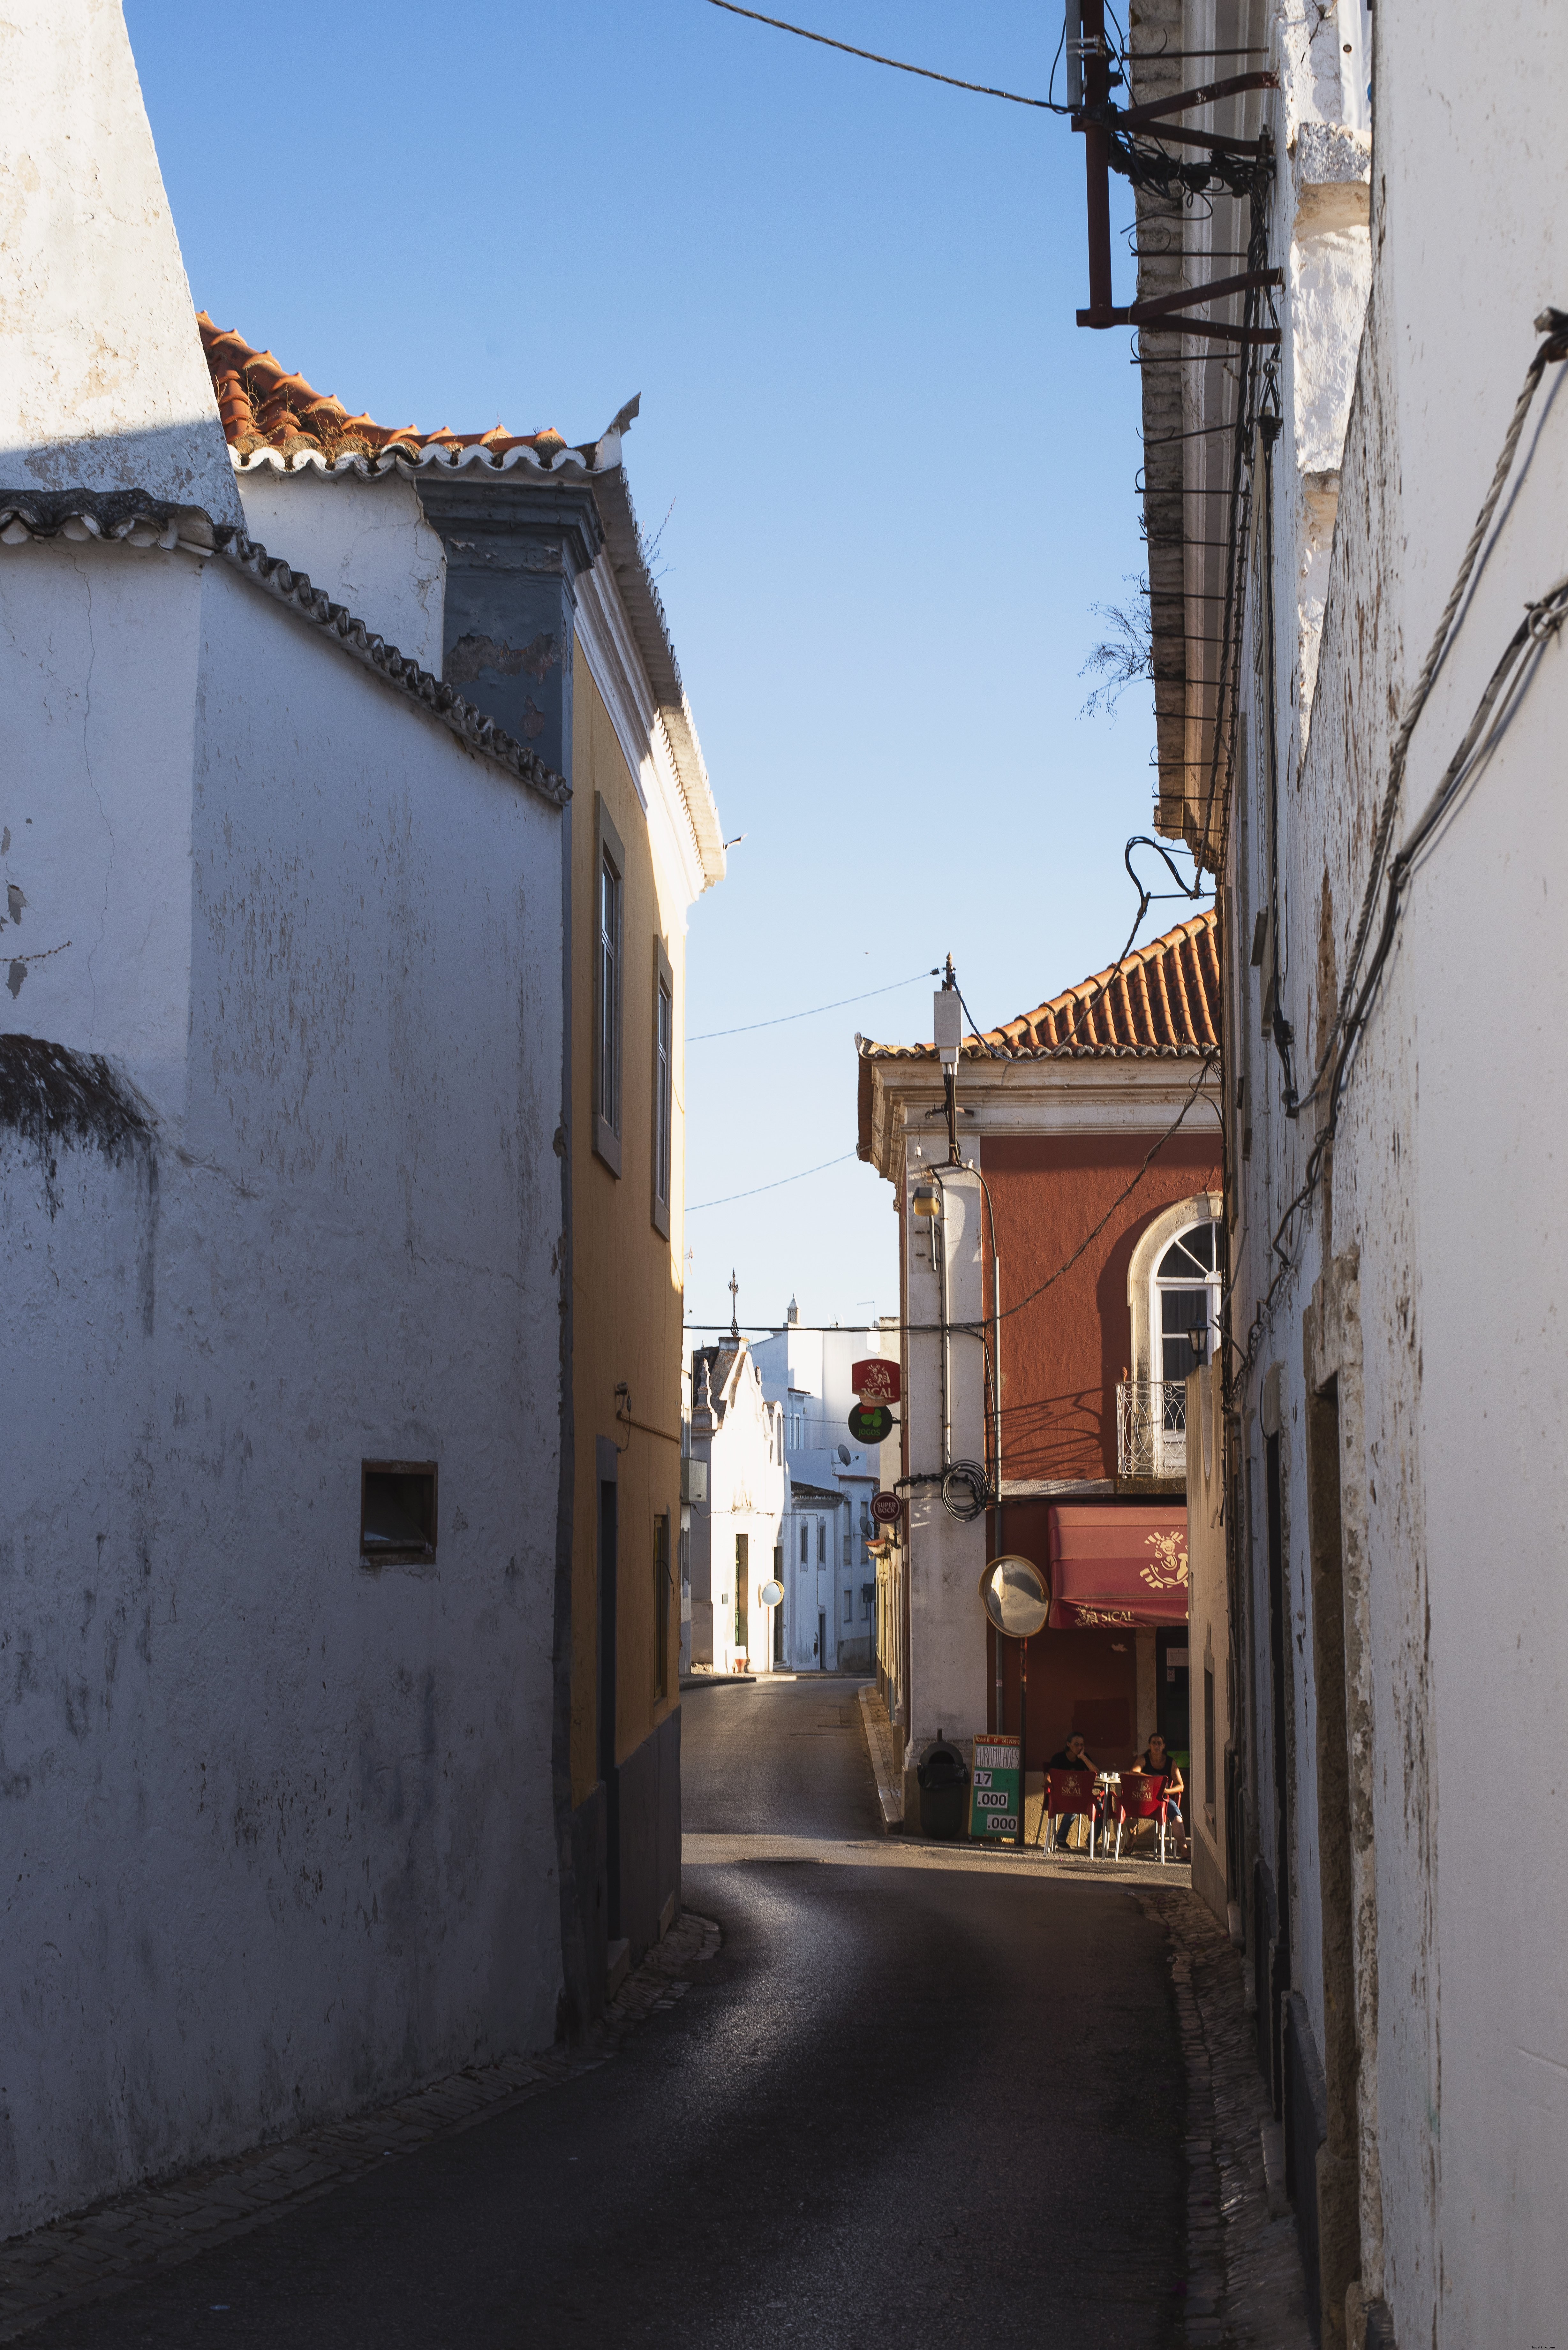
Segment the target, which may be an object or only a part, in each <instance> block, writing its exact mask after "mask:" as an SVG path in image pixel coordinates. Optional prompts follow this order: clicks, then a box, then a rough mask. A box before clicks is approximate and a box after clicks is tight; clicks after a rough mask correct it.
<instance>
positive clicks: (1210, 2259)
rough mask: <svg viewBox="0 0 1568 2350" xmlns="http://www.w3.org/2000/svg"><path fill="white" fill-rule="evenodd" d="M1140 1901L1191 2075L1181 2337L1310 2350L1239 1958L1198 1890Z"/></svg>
mask: <svg viewBox="0 0 1568 2350" xmlns="http://www.w3.org/2000/svg"><path fill="white" fill-rule="evenodd" d="M1134 1898H1136V1899H1137V1900H1138V1901H1139V1902H1141V1903H1142V1905H1143V1908H1144V1909H1145V1911H1146V1912H1147V1915H1148V1916H1149V1917H1151V1918H1158V1921H1159V1923H1160V1924H1161V1925H1162V1926H1163V1927H1164V1928H1165V1929H1166V1932H1167V1933H1168V1936H1169V1938H1170V1952H1169V1959H1170V1972H1171V1981H1172V1983H1173V1986H1174V1989H1175V1992H1176V2013H1177V2022H1178V2025H1179V2030H1180V2033H1181V2047H1182V2055H1183V2057H1184V2059H1185V2063H1186V2067H1187V2127H1188V2137H1187V2140H1186V2154H1187V2163H1188V2172H1187V2180H1188V2184H1187V2245H1188V2252H1187V2259H1188V2275H1187V2314H1186V2324H1185V2335H1184V2338H1185V2340H1186V2341H1187V2342H1188V2343H1189V2345H1199V2344H1202V2345H1205V2350H1313V2337H1312V2333H1311V2329H1310V2327H1309V2326H1308V2324H1307V2316H1306V2302H1305V2296H1304V2293H1303V2283H1302V2268H1301V2256H1300V2253H1299V2251H1297V2248H1296V2232H1295V2223H1294V2221H1293V2219H1292V2217H1291V2213H1290V2209H1289V2206H1288V2205H1287V2204H1286V2203H1285V2200H1284V2196H1283V2192H1282V2189H1281V2188H1280V2187H1279V2186H1278V2185H1277V2184H1274V2185H1271V2181H1270V2178H1269V2177H1268V2175H1267V2172H1266V2170H1265V2163H1264V2148H1265V2147H1266V2146H1270V2145H1272V2142H1273V2133H1274V2132H1275V2129H1276V2125H1275V2122H1274V2118H1273V2114H1272V2108H1271V2106H1270V2104H1269V2100H1268V2097H1267V2095H1265V2093H1264V2089H1263V2084H1262V2077H1261V2075H1260V2074H1259V2072H1258V2058H1257V2038H1256V2033H1255V2031H1254V2028H1253V2022H1252V2019H1251V2016H1250V2015H1249V2014H1248V2012H1247V2004H1246V1991H1245V1988H1244V1981H1243V1974H1242V1962H1241V1956H1240V1954H1239V1952H1238V1951H1237V1950H1234V1949H1233V1948H1232V1946H1231V1939H1230V1937H1229V1936H1228V1935H1226V1934H1225V1933H1223V1932H1222V1931H1221V1930H1220V1927H1219V1926H1218V1925H1217V1923H1216V1922H1215V1920H1214V1918H1212V1917H1211V1916H1210V1912H1209V1910H1208V1909H1207V1908H1205V1907H1204V1905H1203V1903H1202V1902H1201V1901H1199V1898H1197V1896H1196V1895H1195V1894H1192V1893H1188V1892H1184V1891H1182V1890H1181V1889H1179V1887H1170V1888H1169V1889H1168V1890H1167V1889H1166V1888H1165V1887H1143V1886H1140V1887H1138V1889H1137V1893H1136V1895H1135V1897H1134ZM1270 2167H1271V2168H1273V2167H1274V2166H1273V2165H1272V2163H1271V2165H1270Z"/></svg>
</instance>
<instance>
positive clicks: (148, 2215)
mask: <svg viewBox="0 0 1568 2350" xmlns="http://www.w3.org/2000/svg"><path fill="white" fill-rule="evenodd" d="M718 1948H719V1929H718V1927H717V1926H715V1925H714V1924H713V1923H712V1921H711V1919H710V1918H699V1917H697V1916H695V1915H694V1914H693V1913H692V1912H691V1911H690V1910H687V1911H686V1912H685V1913H684V1914H683V1915H682V1916H681V1917H680V1918H677V1920H676V1922H675V1924H674V1925H673V1926H672V1927H671V1928H670V1931H669V1933H668V1934H666V1936H665V1938H664V1939H663V1940H662V1941H661V1942H660V1943H659V1944H658V1945H657V1947H656V1948H655V1949H653V1950H649V1953H648V1956H647V1957H646V1958H645V1959H644V1960H643V1961H642V1964H641V1965H640V1966H639V1968H638V1970H637V1971H636V1973H635V1974H633V1975H632V1976H630V1977H629V1978H628V1981H626V1982H625V1983H624V1984H623V1985H622V1987H621V1990H620V1991H619V1992H618V1994H617V1996H616V1997H615V1999H614V2000H612V2001H611V2002H610V2004H609V2006H608V2008H607V2010H606V2012H605V2016H604V2020H603V2022H601V2023H598V2024H596V2025H595V2026H594V2028H593V2030H592V2032H591V2033H589V2034H588V2035H587V2038H586V2039H585V2040H584V2042H583V2043H582V2044H581V2046H580V2047H576V2048H571V2049H553V2050H551V2051H549V2052H548V2053H547V2054H545V2055H542V2056H510V2057H507V2058H505V2059H504V2061H503V2062H502V2063H501V2064H486V2065H476V2066H474V2067H473V2068H472V2069H471V2070H469V2071H467V2072H462V2073H454V2074H452V2075H451V2076H450V2078H448V2079H447V2080H444V2081H436V2082H434V2083H432V2084H431V2086H430V2087H429V2088H428V2089H421V2090H420V2091H419V2092H418V2094H417V2095H413V2096H411V2097H404V2098H401V2099H400V2101H399V2103H398V2104H397V2105H395V2106H382V2107H381V2108H380V2110H379V2111H378V2112H376V2113H373V2114H366V2115H362V2116H359V2117H358V2118H357V2119H355V2120H352V2121H344V2122H335V2123H331V2124H329V2125H327V2126H324V2127H323V2128H320V2129H314V2130H307V2131H306V2134H305V2135H304V2137H296V2138H292V2139H290V2140H289V2141H288V2142H287V2144H286V2145H283V2146H269V2147H257V2148H256V2149H255V2150H254V2152H253V2153H250V2154H245V2155H239V2156H235V2157H234V2158H232V2159H230V2160H229V2161H226V2162H219V2163H212V2164H209V2165H208V2166H207V2167H206V2168H203V2169H202V2170H198V2171H192V2172H191V2173H190V2174H188V2175H187V2176H186V2177H185V2178H178V2179H174V2180H171V2181H170V2182H169V2183H168V2184H167V2185H164V2186H160V2187H152V2188H138V2189H133V2190H132V2192H131V2193H130V2194H129V2195H119V2196H116V2197H115V2198H114V2199H113V2200H112V2201H111V2202H105V2203H99V2204H96V2205H95V2206H94V2207H93V2208H92V2209H91V2210H88V2211H83V2212H79V2213H78V2214H76V2215H75V2216H74V2217H73V2218H71V2219H67V2220H55V2221H53V2222H52V2223H51V2225H50V2226H48V2227H47V2228H36V2229H35V2230H33V2232H32V2233H31V2234H30V2235H26V2236H14V2237H13V2238H12V2239H11V2241H9V2242H8V2243H4V2244H0V2342H14V2341H16V2338H17V2337H18V2335H20V2334H26V2333H27V2332H28V2331H29V2330H30V2328H32V2327H33V2326H36V2325H41V2324H43V2323H44V2321H45V2320H46V2318H50V2317H54V2316H57V2314H59V2312H60V2311H61V2310H64V2309H74V2308H76V2307H77V2306H78V2304H79V2303H83V2302H88V2301H98V2300H100V2299H102V2298H103V2297H104V2296H105V2295H106V2294H109V2293H118V2292H119V2291H120V2290H121V2288H122V2287H124V2286H126V2285H130V2284H135V2283H138V2282H140V2280H141V2279H142V2278H144V2277H148V2276H155V2275H157V2274H158V2272H160V2271H161V2270H163V2269H167V2268H172V2267H174V2266H176V2265H177V2264H178V2263H179V2262H182V2261H188V2260H193V2259H194V2258H195V2256H196V2254H197V2253H198V2252H204V2251H209V2250H210V2249H211V2247H212V2246H213V2245H214V2244H222V2243H226V2242H227V2241H229V2239H230V2238H231V2237H234V2236H244V2235H248V2234H249V2233H250V2231H251V2230H252V2229H253V2228H265V2226H266V2225H267V2223H268V2222H269V2220H277V2219H281V2218H282V2217H283V2215H284V2213H285V2212H286V2211H291V2210H295V2209H296V2207H297V2206H298V2205H299V2204H301V2203H310V2202H314V2201H315V2200H316V2199H317V2197H318V2196H322V2195H330V2194H331V2193H332V2191H333V2189H335V2188H338V2187H344V2186H347V2185H348V2182H349V2180H350V2179H354V2178H363V2177H364V2176H365V2173H366V2172H367V2171H369V2170H377V2169H379V2168H380V2166H381V2164H382V2163H383V2162H386V2161H387V2160H389V2159H395V2158H397V2157H398V2156H400V2155H406V2154H413V2153H415V2152H416V2151H417V2150H418V2149H419V2148H420V2147H422V2146H426V2145H428V2144H429V2143H430V2141H431V2139H432V2138H438V2137H453V2136H455V2134H456V2133H457V2132H458V2131H459V2130H464V2129H470V2128H472V2126H473V2125H474V2123H476V2122H483V2121H488V2120H489V2119H490V2118H491V2117H492V2116H493V2115H495V2114H500V2113H504V2112H506V2111H508V2110H509V2109H510V2108H511V2107H512V2106H520V2105H523V2104H525V2103H526V2101H527V2100H528V2099H529V2098H530V2097H537V2096H541V2095H543V2094H544V2092H545V2090H546V2089H552V2088H555V2087H556V2085H557V2084H558V2083H560V2082H562V2081H569V2080H573V2079H575V2078H576V2075H577V2074H581V2073H587V2072H591V2071H592V2070H593V2069H594V2068H595V2067H596V2066H597V2065H599V2064H604V2063H605V2062H606V2060H607V2058H609V2057H611V2056H613V2055H614V2054H615V2053H616V2050H617V2048H618V2045H619V2043H620V2042H621V2041H622V2040H623V2039H624V2038H625V2037H626V2035H627V2033H628V2032H630V2031H632V2030H633V2029H634V2028H635V2027H636V2026H637V2025H638V2024H639V2022H641V2021H642V2020H643V2018H644V2017H645V2016H648V2015H650V2014H652V2013H653V2012H654V2011H655V2009H658V2008H668V2007H671V2006H673V2005H674V2003H675V2002H676V2001H677V2000H678V1999H680V1998H681V1997H682V1996H683V1995H684V1993H685V1992H686V1991H688V1990H689V1989H690V1988H691V1970H692V1969H693V1968H694V1967H697V1966H701V1964H702V1962H703V1961H704V1960H707V1959H711V1957H712V1956H713V1954H714V1952H715V1951H716V1950H717V1949H718Z"/></svg>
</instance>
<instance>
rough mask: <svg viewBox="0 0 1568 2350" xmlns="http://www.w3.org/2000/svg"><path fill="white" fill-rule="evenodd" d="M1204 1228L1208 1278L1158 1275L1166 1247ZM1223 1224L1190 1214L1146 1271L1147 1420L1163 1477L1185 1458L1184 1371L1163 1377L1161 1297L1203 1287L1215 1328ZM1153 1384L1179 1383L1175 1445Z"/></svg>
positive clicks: (1170, 1234)
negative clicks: (1209, 1244) (1209, 1252)
mask: <svg viewBox="0 0 1568 2350" xmlns="http://www.w3.org/2000/svg"><path fill="white" fill-rule="evenodd" d="M1208 1230H1212V1231H1213V1232H1214V1234H1215V1247H1214V1255H1215V1264H1214V1269H1213V1270H1212V1272H1211V1273H1210V1275H1209V1278H1208V1280H1207V1281H1204V1282H1199V1281H1196V1280H1193V1279H1191V1278H1183V1277H1181V1276H1180V1275H1175V1274H1173V1275H1172V1276H1171V1277H1170V1278H1169V1279H1168V1280H1167V1279H1164V1278H1162V1276H1161V1274H1160V1270H1159V1268H1160V1266H1161V1265H1162V1264H1163V1263H1164V1262H1165V1259H1166V1257H1167V1255H1168V1253H1169V1252H1170V1250H1172V1249H1173V1248H1175V1247H1176V1246H1177V1244H1178V1243H1179V1242H1180V1241H1183V1240H1185V1239H1186V1237H1187V1235H1188V1233H1189V1232H1204V1231H1208ZM1224 1245H1225V1232H1224V1226H1223V1225H1222V1224H1221V1223H1220V1221H1219V1219H1218V1218H1217V1217H1214V1216H1210V1215H1203V1216H1194V1217H1192V1218H1191V1219H1190V1221H1189V1222H1187V1223H1184V1224H1183V1225H1182V1226H1181V1227H1180V1228H1179V1231H1176V1232H1168V1233H1167V1234H1166V1235H1165V1237H1164V1239H1163V1240H1162V1242H1161V1243H1160V1246H1159V1249H1158V1253H1157V1254H1156V1256H1155V1260H1154V1263H1153V1267H1152V1269H1151V1271H1150V1273H1149V1276H1148V1377H1149V1382H1150V1388H1151V1401H1150V1420H1151V1424H1152V1432H1153V1436H1154V1465H1155V1474H1156V1476H1160V1477H1163V1476H1166V1475H1169V1474H1173V1473H1175V1472H1176V1471H1177V1470H1178V1469H1179V1467H1180V1466H1182V1465H1183V1464H1184V1463H1185V1461H1186V1458H1187V1430H1186V1422H1185V1404H1186V1374H1185V1373H1183V1374H1182V1375H1181V1378H1180V1379H1179V1381H1177V1380H1175V1379H1167V1378H1166V1374H1165V1318H1164V1314H1163V1311H1162V1305H1163V1301H1164V1298H1165V1295H1166V1293H1167V1292H1168V1291H1171V1290H1176V1291H1181V1292H1187V1293H1190V1292H1192V1291H1194V1290H1197V1289H1199V1288H1201V1289H1203V1290H1205V1291H1206V1292H1207V1293H1208V1298H1209V1315H1208V1323H1209V1327H1210V1330H1217V1329H1218V1327H1219V1324H1220V1292H1221V1288H1222V1284H1223V1279H1224V1274H1223V1266H1224ZM1210 1344H1211V1345H1212V1344H1213V1341H1212V1340H1210ZM1196 1361H1197V1357H1196V1356H1195V1357H1193V1363H1192V1364H1191V1365H1189V1368H1192V1367H1194V1366H1195V1365H1196ZM1156 1384H1158V1385H1159V1386H1160V1387H1161V1388H1165V1387H1168V1386H1174V1385H1177V1384H1179V1385H1180V1387H1181V1389H1182V1402H1183V1407H1184V1412H1183V1425H1182V1430H1181V1440H1180V1443H1179V1445H1178V1443H1177V1442H1176V1441H1175V1431H1174V1430H1168V1429H1167V1427H1166V1420H1167V1418H1168V1413H1167V1411H1166V1409H1164V1406H1163V1403H1162V1405H1161V1408H1160V1409H1159V1410H1158V1414H1156V1411H1155V1409H1154V1405H1153V1400H1152V1389H1153V1387H1154V1386H1155V1385H1156Z"/></svg>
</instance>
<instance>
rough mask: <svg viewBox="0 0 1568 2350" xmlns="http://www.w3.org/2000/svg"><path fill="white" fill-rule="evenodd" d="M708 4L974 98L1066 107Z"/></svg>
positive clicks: (728, 2) (1056, 109) (724, 3)
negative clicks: (965, 90)
mask: <svg viewBox="0 0 1568 2350" xmlns="http://www.w3.org/2000/svg"><path fill="white" fill-rule="evenodd" d="M711 5H712V6H713V7H715V8H722V9H723V10H724V11H725V13H726V14H727V15H729V16H749V17H750V18H751V20H752V22H753V25H771V26H773V28H774V31H775V32H776V33H794V35H795V36H796V38H797V39H799V40H802V41H818V42H820V43H821V45H822V47H824V48H825V49H842V50H843V52H844V54H845V56H846V57H864V58H865V59H866V61H867V64H868V65H874V66H891V67H892V68H893V70H894V72H895V73H907V74H919V77H920V78H921V80H922V81H940V82H945V83H946V84H947V86H948V88H950V89H972V90H973V91H974V93H975V95H976V96H977V97H978V98H1005V99H1007V100H1008V102H1009V104H1010V105H1012V106H1038V107H1041V108H1043V109H1044V111H1045V112H1046V113H1047V114H1062V113H1064V112H1065V110H1066V109H1064V108H1063V107H1060V106H1055V105H1054V104H1053V103H1052V101H1051V99H1048V98H1024V97H1022V96H1021V95H1020V93H1019V92H1018V91H1017V90H1015V89H992V87H991V85H990V83H989V82H983V81H960V79H959V78H958V76H957V75H956V74H945V73H936V72H933V70H932V68H930V67H929V66H911V65H906V63H905V62H904V59H903V58H902V57H879V56H878V55H877V51H876V50H875V49H857V47H856V46H855V44H854V42H853V41H836V40H835V39H834V38H833V36H832V35H831V34H829V33H813V32H811V31H809V30H808V29H807V27H806V26H805V25H786V24H785V22H784V18H783V17H782V16H763V13H762V11H761V9H760V8H740V7H737V6H736V5H735V0H711Z"/></svg>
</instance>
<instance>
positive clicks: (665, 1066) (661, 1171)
mask: <svg viewBox="0 0 1568 2350" xmlns="http://www.w3.org/2000/svg"><path fill="white" fill-rule="evenodd" d="M658 1014H659V1034H658V1042H657V1055H656V1057H657V1061H658V1066H657V1067H656V1069H655V1070H654V1113H653V1115H654V1130H653V1191H654V1197H655V1198H656V1199H658V1200H660V1201H668V1200H669V1198H670V1128H671V1124H672V1094H671V1078H672V1068H671V1064H672V1061H673V1058H674V1041H675V1006H674V1004H673V1003H671V1001H670V990H669V989H668V988H667V987H666V986H665V985H664V983H663V982H662V980H661V981H660V982H659V1005H658Z"/></svg>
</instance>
